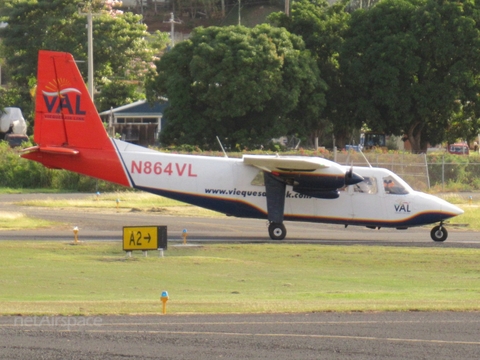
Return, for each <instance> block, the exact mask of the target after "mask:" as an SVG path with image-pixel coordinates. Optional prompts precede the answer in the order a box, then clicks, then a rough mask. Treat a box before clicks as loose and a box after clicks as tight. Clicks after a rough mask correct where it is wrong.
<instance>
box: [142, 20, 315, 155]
mask: <svg viewBox="0 0 480 360" xmlns="http://www.w3.org/2000/svg"><path fill="white" fill-rule="evenodd" d="M157 71H158V73H157V74H156V75H155V76H153V77H152V79H151V81H150V82H149V83H148V86H147V96H148V98H149V99H150V100H152V99H156V98H157V97H158V96H166V97H167V98H168V99H169V104H170V106H169V107H168V108H167V110H166V113H165V117H166V118H167V119H168V122H167V125H166V127H165V128H164V129H162V141H163V142H164V143H168V144H169V143H177V144H179V143H189V144H192V145H201V146H203V145H207V146H211V145H212V144H213V143H214V142H215V137H216V136H217V135H218V136H220V137H223V138H228V139H229V140H228V142H229V143H230V144H231V145H233V146H235V145H237V144H238V145H239V146H240V147H244V146H254V145H255V144H261V143H264V142H265V140H267V139H270V138H272V137H276V136H279V135H284V134H286V133H287V131H288V129H289V126H291V124H290V123H289V121H288V120H289V119H290V117H289V116H290V115H291V114H293V113H294V112H295V110H296V108H297V106H298V105H299V104H300V99H301V98H302V97H303V96H306V97H308V96H309V95H311V94H315V93H316V92H317V91H318V90H317V89H318V88H319V87H320V88H321V87H322V86H323V83H322V82H321V81H320V80H319V77H318V69H317V68H316V64H315V62H314V60H313V59H312V58H311V56H310V55H309V52H308V51H306V50H305V47H304V43H303V41H302V40H301V38H299V37H298V36H295V35H292V34H290V33H288V32H287V31H286V30H285V29H278V28H273V27H271V26H269V25H266V24H264V25H260V26H257V27H255V28H253V29H248V28H246V27H243V26H230V27H224V28H220V27H210V28H206V29H204V28H197V29H195V30H194V31H193V33H192V36H191V37H190V39H189V40H187V41H184V42H182V43H180V44H178V45H177V46H175V47H174V48H173V49H172V50H171V51H170V52H168V53H166V54H165V55H164V56H163V57H162V58H161V59H160V61H159V62H157Z"/></svg>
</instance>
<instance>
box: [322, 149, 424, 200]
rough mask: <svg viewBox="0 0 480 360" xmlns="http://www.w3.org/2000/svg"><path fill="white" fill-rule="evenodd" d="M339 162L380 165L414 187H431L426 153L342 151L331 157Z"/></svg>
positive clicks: (421, 188)
mask: <svg viewBox="0 0 480 360" xmlns="http://www.w3.org/2000/svg"><path fill="white" fill-rule="evenodd" d="M330 160H333V161H335V162H337V163H339V164H343V165H353V166H370V165H371V166H372V167H380V168H385V169H389V170H391V171H393V172H394V173H395V174H397V175H398V176H400V177H401V178H402V179H404V180H405V181H406V182H407V183H408V184H409V185H410V186H411V187H412V188H413V189H415V190H419V191H425V190H427V189H429V188H430V177H429V166H428V163H427V157H426V155H425V154H419V155H417V154H408V153H392V154H390V153H388V154H383V153H363V154H362V153H359V152H355V151H348V152H345V151H341V152H337V153H336V154H335V153H332V156H331V159H330Z"/></svg>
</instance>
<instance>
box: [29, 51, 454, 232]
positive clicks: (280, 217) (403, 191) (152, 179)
mask: <svg viewBox="0 0 480 360" xmlns="http://www.w3.org/2000/svg"><path fill="white" fill-rule="evenodd" d="M35 111H36V115H35V127H34V141H35V143H36V144H37V145H36V146H34V147H32V148H29V149H25V153H24V154H23V155H22V157H24V158H26V159H30V160H34V161H37V162H39V163H41V164H43V165H45V166H46V167H49V168H54V169H66V170H69V171H73V172H77V173H80V174H85V175H89V176H92V177H95V178H98V179H103V180H106V181H109V182H113V183H117V184H120V185H123V186H127V187H133V188H136V189H140V190H144V191H147V192H150V193H154V194H158V195H161V196H165V197H169V198H172V199H176V200H180V201H183V202H186V203H190V204H193V205H197V206H201V207H204V208H207V209H211V210H215V211H218V212H221V213H224V214H227V215H230V216H237V217H246V218H258V219H267V220H268V224H269V226H268V232H269V235H270V237H271V238H272V239H274V240H282V239H284V238H285V235H286V228H285V226H284V224H283V222H284V220H288V221H309V222H319V223H330V224H342V225H345V226H347V225H361V226H366V227H369V228H381V227H390V228H397V229H406V228H409V227H413V226H420V225H425V224H434V223H439V224H438V225H436V226H435V227H434V228H433V229H432V231H431V237H432V239H433V240H435V241H444V240H445V239H446V238H447V230H446V229H445V227H444V226H443V221H444V220H446V219H449V218H451V217H454V216H456V215H459V214H462V213H463V211H462V210H461V209H459V208H458V207H456V206H454V205H452V204H450V203H448V202H446V201H444V200H442V199H439V198H437V197H434V196H432V195H428V194H424V193H421V192H417V191H414V190H413V189H412V188H411V187H410V186H409V185H408V184H407V183H406V182H405V181H403V180H402V179H401V178H400V177H398V176H397V175H396V174H394V173H393V172H391V171H389V170H387V169H380V168H367V167H347V166H341V165H339V164H337V163H334V162H332V161H328V160H326V159H323V158H314V157H301V156H265V155H258V156H255V155H244V156H243V158H242V159H230V158H225V157H208V156H195V155H178V154H164V153H161V152H158V151H154V150H151V149H147V148H144V147H141V146H137V145H134V144H130V143H127V142H124V141H120V140H116V139H111V138H109V137H108V135H107V133H106V131H105V128H104V126H103V124H102V122H101V119H100V117H99V115H98V112H97V110H96V109H95V106H94V104H93V102H92V100H91V98H90V96H89V94H88V91H87V88H86V86H85V82H84V81H83V78H82V76H81V74H80V72H79V70H78V68H77V66H76V64H75V61H74V59H73V57H72V55H71V54H68V53H61V52H53V51H40V53H39V64H38V83H37V94H36V110H35Z"/></svg>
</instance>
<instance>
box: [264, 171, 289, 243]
mask: <svg viewBox="0 0 480 360" xmlns="http://www.w3.org/2000/svg"><path fill="white" fill-rule="evenodd" d="M263 177H264V179H265V190H266V193H267V211H268V221H269V222H270V225H269V227H268V232H269V234H270V237H271V238H272V239H273V240H283V239H284V238H285V235H287V230H286V229H285V226H284V225H283V214H284V211H285V190H286V188H287V184H286V183H285V182H283V181H282V180H280V179H279V178H277V177H276V176H275V175H272V174H271V173H269V172H266V171H264V172H263Z"/></svg>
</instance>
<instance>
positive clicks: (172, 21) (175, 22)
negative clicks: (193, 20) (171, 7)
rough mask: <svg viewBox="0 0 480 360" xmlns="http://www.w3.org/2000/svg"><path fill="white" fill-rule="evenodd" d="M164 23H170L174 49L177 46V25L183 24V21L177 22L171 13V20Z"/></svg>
mask: <svg viewBox="0 0 480 360" xmlns="http://www.w3.org/2000/svg"><path fill="white" fill-rule="evenodd" d="M164 23H167V24H168V23H170V40H171V42H172V48H173V47H174V46H175V24H181V23H182V22H181V21H175V16H174V15H173V12H171V13H170V20H168V21H164Z"/></svg>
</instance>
